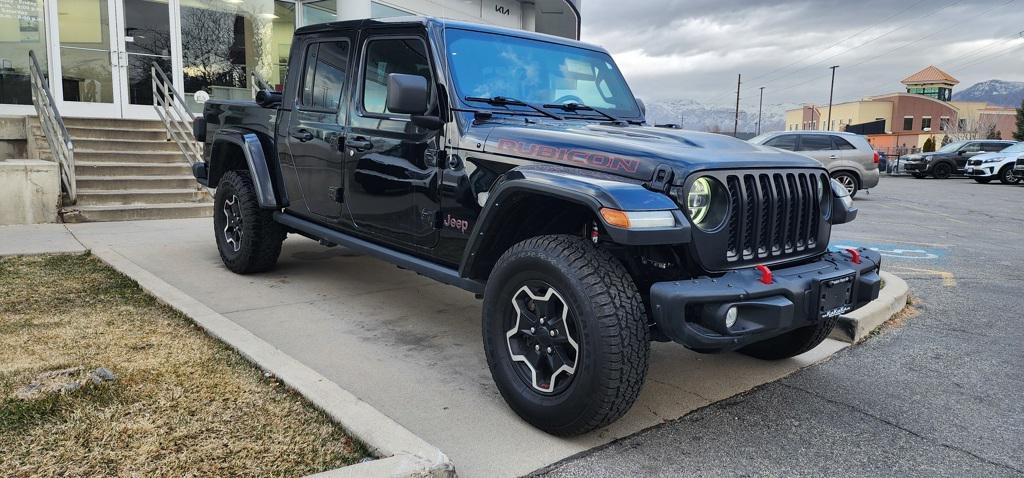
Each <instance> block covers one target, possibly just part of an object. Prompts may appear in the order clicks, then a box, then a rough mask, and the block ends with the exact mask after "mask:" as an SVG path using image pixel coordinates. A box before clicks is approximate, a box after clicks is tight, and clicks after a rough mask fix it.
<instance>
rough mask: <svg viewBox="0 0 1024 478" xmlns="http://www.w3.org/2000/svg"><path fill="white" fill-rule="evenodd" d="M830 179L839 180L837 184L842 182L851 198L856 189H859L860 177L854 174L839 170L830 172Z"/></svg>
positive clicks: (854, 194)
mask: <svg viewBox="0 0 1024 478" xmlns="http://www.w3.org/2000/svg"><path fill="white" fill-rule="evenodd" d="M832 179H835V180H836V181H839V184H842V185H843V187H844V188H846V191H847V192H848V193H850V197H851V198H852V197H856V196H857V191H858V190H859V189H860V178H858V177H857V175H856V174H853V173H850V172H846V171H839V172H837V173H832Z"/></svg>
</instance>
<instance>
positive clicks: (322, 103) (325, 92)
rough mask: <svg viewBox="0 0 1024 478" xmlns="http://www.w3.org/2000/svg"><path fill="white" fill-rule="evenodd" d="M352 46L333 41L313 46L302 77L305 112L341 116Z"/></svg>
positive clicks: (302, 105) (302, 100)
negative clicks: (311, 111) (312, 111)
mask: <svg viewBox="0 0 1024 478" xmlns="http://www.w3.org/2000/svg"><path fill="white" fill-rule="evenodd" d="M348 53H349V43H348V42H347V41H333V42H321V43H313V44H310V45H309V47H308V48H307V49H306V61H305V63H304V64H303V65H304V66H303V67H304V68H305V69H306V70H305V71H304V72H303V75H302V98H301V105H300V107H301V108H302V109H308V110H317V111H329V112H332V113H337V112H338V109H339V107H340V106H341V93H342V90H343V89H344V88H345V77H346V70H347V69H348Z"/></svg>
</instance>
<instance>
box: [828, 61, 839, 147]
mask: <svg viewBox="0 0 1024 478" xmlns="http://www.w3.org/2000/svg"><path fill="white" fill-rule="evenodd" d="M829 68H831V69H832V85H831V86H829V87H828V122H827V123H825V129H826V130H828V131H832V92H833V91H835V89H836V68H839V65H833V66H830V67H829Z"/></svg>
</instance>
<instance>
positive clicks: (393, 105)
mask: <svg viewBox="0 0 1024 478" xmlns="http://www.w3.org/2000/svg"><path fill="white" fill-rule="evenodd" d="M429 99H430V87H429V85H428V84H427V79H426V78H424V77H422V76H419V75H406V74H403V73H391V74H389V75H388V100H387V108H388V111H390V112H392V113H398V114H408V115H422V114H423V113H426V112H427V102H428V101H429Z"/></svg>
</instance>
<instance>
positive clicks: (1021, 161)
mask: <svg viewBox="0 0 1024 478" xmlns="http://www.w3.org/2000/svg"><path fill="white" fill-rule="evenodd" d="M1018 168H1024V159H1018V160H1017V163H1016V164H1014V166H1013V169H1018Z"/></svg>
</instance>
